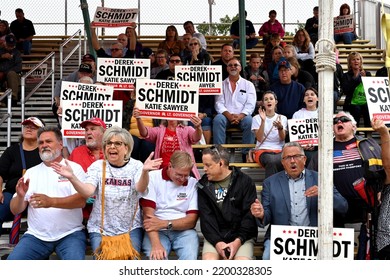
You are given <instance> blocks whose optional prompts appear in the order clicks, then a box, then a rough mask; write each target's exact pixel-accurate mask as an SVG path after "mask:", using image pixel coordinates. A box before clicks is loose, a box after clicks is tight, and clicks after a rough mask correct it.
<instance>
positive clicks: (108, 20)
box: [92, 7, 138, 27]
mask: <svg viewBox="0 0 390 280" xmlns="http://www.w3.org/2000/svg"><path fill="white" fill-rule="evenodd" d="M137 16H138V9H115V8H107V7H97V8H96V11H95V15H94V17H93V23H92V26H93V27H124V26H130V25H131V23H132V22H135V21H136V20H137Z"/></svg>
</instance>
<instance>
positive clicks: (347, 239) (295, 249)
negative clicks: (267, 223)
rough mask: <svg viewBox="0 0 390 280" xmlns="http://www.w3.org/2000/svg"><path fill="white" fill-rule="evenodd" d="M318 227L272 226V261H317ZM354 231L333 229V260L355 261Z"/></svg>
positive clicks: (351, 229)
mask: <svg viewBox="0 0 390 280" xmlns="http://www.w3.org/2000/svg"><path fill="white" fill-rule="evenodd" d="M317 254H318V229H317V227H298V226H277V225H271V252H270V258H271V260H316V259H317ZM353 258H354V229H353V228H334V229H333V259H334V260H353Z"/></svg>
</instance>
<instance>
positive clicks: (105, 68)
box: [96, 57, 150, 90]
mask: <svg viewBox="0 0 390 280" xmlns="http://www.w3.org/2000/svg"><path fill="white" fill-rule="evenodd" d="M149 78H150V59H139V58H102V57H100V58H98V59H97V75H96V80H97V81H98V82H102V83H105V84H106V85H110V86H113V87H114V88H115V89H116V90H131V89H134V83H135V81H136V80H137V79H149Z"/></svg>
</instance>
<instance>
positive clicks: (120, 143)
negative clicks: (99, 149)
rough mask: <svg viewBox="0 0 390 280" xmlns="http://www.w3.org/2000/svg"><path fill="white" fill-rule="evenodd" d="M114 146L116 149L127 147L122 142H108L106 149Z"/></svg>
mask: <svg viewBox="0 0 390 280" xmlns="http://www.w3.org/2000/svg"><path fill="white" fill-rule="evenodd" d="M112 145H114V147H115V148H120V147H122V145H126V144H125V143H123V142H121V141H108V142H106V147H112Z"/></svg>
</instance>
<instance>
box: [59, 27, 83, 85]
mask: <svg viewBox="0 0 390 280" xmlns="http://www.w3.org/2000/svg"><path fill="white" fill-rule="evenodd" d="M77 34H78V36H79V42H78V43H77V45H76V46H75V47H74V48H73V49H72V50H71V51H70V52H69V54H68V55H67V56H66V57H65V58H64V47H65V46H66V45H67V44H68V43H69V42H71V41H72V40H73V38H74V37H76V35H77ZM77 49H78V50H79V64H80V63H81V29H79V30H77V32H76V33H74V34H73V35H72V36H70V37H69V38H68V39H66V40H65V41H64V42H63V43H62V44H61V45H60V63H59V64H60V79H62V76H63V66H64V65H65V63H66V62H67V61H68V59H69V58H70V57H71V56H72V55H73V53H74V52H75V51H76V50H77Z"/></svg>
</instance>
